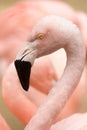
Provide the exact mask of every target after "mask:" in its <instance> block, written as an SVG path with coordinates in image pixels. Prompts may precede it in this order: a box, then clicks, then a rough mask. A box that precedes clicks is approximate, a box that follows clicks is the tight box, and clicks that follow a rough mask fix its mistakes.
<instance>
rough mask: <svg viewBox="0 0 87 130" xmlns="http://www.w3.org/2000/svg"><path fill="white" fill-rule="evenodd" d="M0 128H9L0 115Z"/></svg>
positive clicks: (8, 129) (4, 129)
mask: <svg viewBox="0 0 87 130" xmlns="http://www.w3.org/2000/svg"><path fill="white" fill-rule="evenodd" d="M0 129H1V130H11V128H10V127H9V126H8V124H7V123H6V121H5V119H4V118H3V117H2V116H1V115H0Z"/></svg>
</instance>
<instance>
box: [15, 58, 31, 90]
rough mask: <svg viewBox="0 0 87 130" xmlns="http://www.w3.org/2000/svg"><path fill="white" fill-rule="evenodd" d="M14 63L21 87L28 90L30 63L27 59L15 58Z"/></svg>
mask: <svg viewBox="0 0 87 130" xmlns="http://www.w3.org/2000/svg"><path fill="white" fill-rule="evenodd" d="M14 64H15V67H16V71H17V74H18V77H19V80H20V83H21V85H22V87H23V89H24V90H25V91H28V89H29V79H30V72H31V63H30V62H27V61H21V60H16V61H15V62H14Z"/></svg>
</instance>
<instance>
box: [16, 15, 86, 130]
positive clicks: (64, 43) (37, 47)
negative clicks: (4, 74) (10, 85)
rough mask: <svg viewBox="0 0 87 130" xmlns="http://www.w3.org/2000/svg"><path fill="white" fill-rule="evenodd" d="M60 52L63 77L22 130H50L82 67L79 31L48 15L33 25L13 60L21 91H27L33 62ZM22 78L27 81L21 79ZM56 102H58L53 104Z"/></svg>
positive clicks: (83, 53)
mask: <svg viewBox="0 0 87 130" xmlns="http://www.w3.org/2000/svg"><path fill="white" fill-rule="evenodd" d="M60 48H64V49H65V51H66V54H67V64H66V68H65V70H64V73H63V75H62V77H61V79H60V81H59V82H56V84H55V86H54V87H53V88H52V89H51V90H50V92H49V94H48V98H47V99H46V101H45V102H44V103H43V105H41V107H39V109H38V110H37V113H36V114H35V115H34V116H33V118H32V119H31V121H30V122H29V124H28V125H27V127H26V128H25V130H44V129H45V130H48V129H50V127H51V125H52V124H53V123H54V119H55V118H56V114H58V113H59V112H60V111H61V109H62V108H63V107H64V105H65V103H66V102H67V100H68V98H69V97H70V95H71V94H72V93H73V91H74V89H75V87H76V85H77V83H78V81H79V80H80V77H81V74H82V71H83V68H84V63H85V47H84V45H83V40H82V38H81V34H80V31H79V29H78V28H77V27H76V26H75V25H74V24H72V23H71V22H70V21H68V20H66V19H64V18H62V17H58V16H54V15H50V16H47V17H44V18H42V19H41V20H40V21H39V22H38V23H37V25H36V26H35V27H34V28H33V30H32V32H31V34H30V35H29V37H28V40H27V42H26V44H24V46H23V48H22V49H21V50H20V51H19V53H18V55H17V57H16V60H15V67H16V70H17V74H18V77H19V80H20V83H21V85H22V87H23V89H24V90H26V91H27V90H28V87H29V76H30V70H31V66H32V65H33V63H34V60H35V59H36V58H38V57H40V56H43V55H48V54H50V53H52V52H54V51H56V50H58V49H60ZM77 48H78V49H77ZM71 70H73V72H72V71H71ZM25 74H27V75H26V77H28V78H25V77H24V76H25ZM73 81H74V82H73ZM58 99H60V102H58V103H57V100H58ZM47 108H49V109H47Z"/></svg>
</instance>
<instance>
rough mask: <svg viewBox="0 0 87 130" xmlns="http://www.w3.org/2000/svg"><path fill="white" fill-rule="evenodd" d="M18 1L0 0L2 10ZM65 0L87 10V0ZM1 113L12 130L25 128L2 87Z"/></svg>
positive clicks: (79, 8)
mask: <svg viewBox="0 0 87 130" xmlns="http://www.w3.org/2000/svg"><path fill="white" fill-rule="evenodd" d="M17 1H19V0H0V11H3V10H4V9H5V8H7V7H9V6H11V5H12V4H14V3H15V2H17ZM30 1H31V0H30ZM63 1H64V2H67V3H69V4H70V5H71V6H72V7H73V8H75V9H76V10H81V11H84V12H87V0H63ZM0 113H1V114H2V115H3V116H4V118H5V119H6V121H7V122H8V124H9V125H10V126H11V128H12V130H23V129H24V126H23V125H22V124H21V123H20V121H19V120H18V119H17V118H16V117H14V115H13V114H12V113H11V112H10V111H9V110H8V108H7V107H6V105H5V104H4V102H3V99H2V96H1V88H0Z"/></svg>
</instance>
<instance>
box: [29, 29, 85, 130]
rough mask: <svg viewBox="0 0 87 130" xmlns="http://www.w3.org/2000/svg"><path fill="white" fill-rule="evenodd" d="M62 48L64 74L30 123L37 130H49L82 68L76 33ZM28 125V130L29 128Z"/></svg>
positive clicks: (77, 33) (80, 41)
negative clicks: (64, 54) (64, 57)
mask: <svg viewBox="0 0 87 130" xmlns="http://www.w3.org/2000/svg"><path fill="white" fill-rule="evenodd" d="M66 39H67V38H66ZM68 41H69V42H68ZM63 47H64V49H65V51H66V54H67V63H66V67H65V70H64V73H63V75H62V77H61V79H60V80H59V81H58V82H57V83H56V84H55V86H54V87H53V88H52V89H51V91H50V92H49V95H48V97H47V100H46V101H45V102H44V104H43V105H42V106H41V107H40V108H39V109H38V112H37V113H36V115H35V116H34V117H33V119H32V120H31V121H30V124H32V123H35V124H34V125H35V127H36V128H37V127H38V126H39V127H38V128H40V127H41V130H44V129H45V130H49V128H50V126H51V125H52V124H53V121H54V119H55V118H56V116H57V114H59V112H60V111H61V110H62V109H63V107H64V105H65V103H66V102H67V100H68V98H69V97H70V95H71V94H72V92H73V91H74V89H75V87H76V86H77V83H78V82H79V80H80V77H81V73H82V70H83V68H84V62H85V49H84V46H83V42H82V39H81V36H80V34H79V32H78V31H77V32H76V33H73V35H72V38H71V37H70V38H69V37H68V40H67V42H66V43H64V45H63ZM34 121H35V122H34ZM30 124H29V128H31V125H30ZM29 130H30V129H29Z"/></svg>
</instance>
